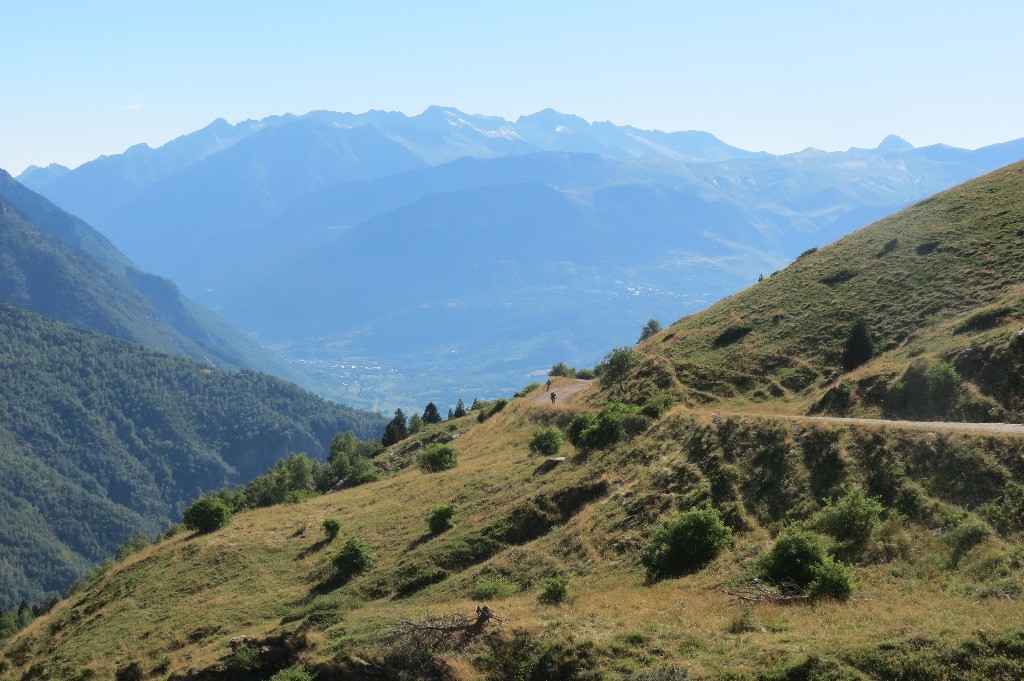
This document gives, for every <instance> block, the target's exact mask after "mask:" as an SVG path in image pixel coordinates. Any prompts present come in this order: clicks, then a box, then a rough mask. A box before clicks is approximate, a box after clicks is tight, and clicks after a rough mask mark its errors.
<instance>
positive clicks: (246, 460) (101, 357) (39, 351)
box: [0, 303, 383, 609]
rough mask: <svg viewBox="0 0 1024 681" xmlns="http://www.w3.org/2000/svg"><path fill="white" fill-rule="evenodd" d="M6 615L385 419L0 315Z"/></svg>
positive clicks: (3, 308) (1, 575)
mask: <svg viewBox="0 0 1024 681" xmlns="http://www.w3.org/2000/svg"><path fill="white" fill-rule="evenodd" d="M0 329H2V333H0V372H2V375H3V381H2V383H0V405H2V406H0V476H2V479H3V481H4V483H3V489H2V490H0V507H2V509H3V510H2V515H3V517H4V523H3V527H2V528H0V585H2V589H0V608H5V609H6V608H10V607H13V606H16V605H17V604H18V603H19V601H21V600H22V599H25V600H28V601H30V602H36V601H40V600H42V598H43V597H45V596H49V595H54V594H57V593H61V592H63V591H65V590H66V589H67V588H68V587H69V586H70V585H71V584H72V583H73V582H74V581H75V580H76V579H77V578H79V577H81V576H82V575H83V574H84V573H85V572H86V571H87V570H88V569H89V568H90V567H91V566H92V565H94V564H95V563H98V562H101V561H103V560H105V559H106V558H107V557H109V556H111V555H113V553H114V549H115V548H116V547H117V546H118V545H119V544H121V543H123V542H125V541H126V540H127V539H129V538H131V537H133V536H138V535H141V536H148V537H151V536H154V535H155V534H157V533H159V532H161V531H163V530H164V529H165V528H166V527H167V526H168V525H169V524H170V523H171V522H173V521H175V520H177V519H178V518H179V517H180V512H181V509H182V508H183V506H184V505H185V503H186V502H188V501H190V500H191V499H193V498H195V497H196V496H198V495H199V494H200V493H201V492H202V491H204V490H211V489H219V488H221V487H223V486H225V485H231V484H236V483H240V482H246V481H248V480H251V479H252V478H253V477H255V476H256V475H258V474H260V473H262V472H264V471H265V470H266V469H267V468H268V467H269V466H270V465H271V464H273V463H274V462H275V461H277V460H278V459H280V458H281V457H283V456H285V455H287V454H289V453H294V452H308V453H309V455H311V456H319V457H320V458H323V456H324V455H325V454H326V451H327V447H328V445H329V444H330V441H331V439H332V438H333V437H334V435H335V434H337V433H340V432H345V431H349V430H353V431H355V433H356V434H358V435H359V436H361V437H375V436H376V434H377V433H379V432H380V430H381V428H382V425H383V424H382V421H383V419H381V418H380V417H379V416H376V415H374V414H369V413H366V412H358V411H356V410H353V409H351V408H348V407H343V406H339V405H335V404H332V403H329V402H326V401H325V400H323V399H322V398H319V397H316V396H314V395H311V394H309V393H305V392H303V391H302V390H300V389H299V388H298V387H296V386H294V385H293V384H289V383H285V382H284V381H281V380H279V379H275V378H272V377H270V376H268V375H266V374H259V373H255V372H252V371H247V370H243V371H241V372H234V373H225V372H222V371H217V370H214V369H211V368H210V367H209V366H208V365H205V364H202V363H199V362H196V361H194V360H190V359H186V358H184V357H180V356H175V355H167V354H159V353H154V352H151V351H147V350H144V349H142V348H141V347H139V346H137V345H134V344H131V343H127V342H124V341H120V340H115V339H113V338H110V337H107V336H103V335H100V334H95V333H91V332H86V331H82V330H79V329H77V328H74V327H72V326H69V325H67V324H62V323H58V322H55V321H52V320H49V319H46V318H43V317H40V316H38V315H36V314H33V313H31V312H28V311H24V310H20V309H18V308H15V307H13V306H10V305H7V304H3V303H0Z"/></svg>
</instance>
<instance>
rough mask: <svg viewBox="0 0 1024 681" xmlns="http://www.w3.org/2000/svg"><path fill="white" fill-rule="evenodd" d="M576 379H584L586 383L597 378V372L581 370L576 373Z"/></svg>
mask: <svg viewBox="0 0 1024 681" xmlns="http://www.w3.org/2000/svg"><path fill="white" fill-rule="evenodd" d="M576 378H582V379H584V380H586V381H590V380H592V379H595V378H597V372H596V371H594V370H593V369H579V370H577V371H576Z"/></svg>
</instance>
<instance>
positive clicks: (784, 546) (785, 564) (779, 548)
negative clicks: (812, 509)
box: [761, 527, 827, 588]
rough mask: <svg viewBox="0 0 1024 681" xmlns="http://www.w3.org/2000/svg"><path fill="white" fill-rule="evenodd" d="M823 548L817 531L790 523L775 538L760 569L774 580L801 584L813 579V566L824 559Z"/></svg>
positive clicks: (782, 582) (823, 543)
mask: <svg viewBox="0 0 1024 681" xmlns="http://www.w3.org/2000/svg"><path fill="white" fill-rule="evenodd" d="M826 548H827V543H826V541H825V538H824V537H822V536H821V535H820V534H816V533H814V532H810V531H808V530H802V529H799V528H795V527H791V528H788V529H787V530H786V531H784V532H783V533H782V534H780V535H779V537H778V539H776V541H775V546H773V547H772V549H771V550H770V551H769V552H768V554H767V555H766V556H765V557H764V558H763V559H762V563H761V569H762V571H763V573H764V576H765V577H767V578H768V579H770V580H772V581H773V582H776V583H778V584H787V583H792V584H795V585H796V586H798V587H801V588H803V587H806V586H808V585H809V584H810V583H811V582H813V581H814V577H815V567H816V566H817V565H819V564H820V563H821V562H822V561H823V560H824V559H825V555H826Z"/></svg>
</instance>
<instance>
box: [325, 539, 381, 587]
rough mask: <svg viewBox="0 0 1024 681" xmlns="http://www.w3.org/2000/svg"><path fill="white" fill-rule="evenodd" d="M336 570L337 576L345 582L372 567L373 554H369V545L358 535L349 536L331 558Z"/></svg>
mask: <svg viewBox="0 0 1024 681" xmlns="http://www.w3.org/2000/svg"><path fill="white" fill-rule="evenodd" d="M331 563H333V564H334V568H335V570H336V571H337V572H336V575H337V578H338V579H340V580H341V581H343V582H347V581H348V580H350V579H352V578H353V577H354V576H356V575H358V574H361V573H363V572H366V571H367V570H369V569H370V568H372V567H373V564H374V560H373V556H372V555H370V546H369V544H367V543H366V541H365V540H363V539H361V538H359V537H351V538H349V540H348V541H346V542H345V545H344V546H342V547H341V551H339V552H338V555H336V556H335V557H334V558H332V559H331Z"/></svg>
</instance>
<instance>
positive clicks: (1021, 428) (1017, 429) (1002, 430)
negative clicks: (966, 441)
mask: <svg viewBox="0 0 1024 681" xmlns="http://www.w3.org/2000/svg"><path fill="white" fill-rule="evenodd" d="M593 383H594V381H592V380H585V379H582V378H554V379H552V380H551V390H548V391H541V392H540V394H538V395H537V396H536V397H534V398H533V399H531V400H530V403H531V404H534V405H538V406H548V407H551V406H553V405H552V403H551V392H554V393H555V395H556V398H557V399H556V401H555V405H565V404H573V403H574V402H575V401H576V395H578V394H579V393H581V392H583V391H584V390H586V389H587V388H589V387H590V386H591V385H592V384H593ZM725 415H726V416H753V417H755V418H769V419H782V420H785V421H800V422H804V421H811V422H818V423H831V424H835V425H854V426H885V427H887V428H900V429H905V430H934V431H943V432H957V433H973V434H976V435H978V434H983V435H1024V425H1022V424H1019V423H962V422H959V421H891V420H889V419H862V418H847V417H843V416H802V415H800V414H768V413H758V412H749V411H743V412H731V413H729V412H727V413H726V414H725Z"/></svg>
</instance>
